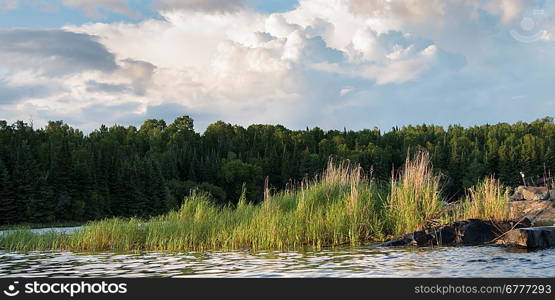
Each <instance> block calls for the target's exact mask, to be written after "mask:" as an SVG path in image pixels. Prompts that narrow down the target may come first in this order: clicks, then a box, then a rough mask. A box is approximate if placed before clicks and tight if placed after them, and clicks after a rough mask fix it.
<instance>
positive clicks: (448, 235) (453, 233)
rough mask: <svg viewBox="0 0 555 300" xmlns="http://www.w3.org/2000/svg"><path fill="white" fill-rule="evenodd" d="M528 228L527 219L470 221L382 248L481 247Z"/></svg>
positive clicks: (429, 230) (404, 238) (394, 242)
mask: <svg viewBox="0 0 555 300" xmlns="http://www.w3.org/2000/svg"><path fill="white" fill-rule="evenodd" d="M528 226H530V222H529V221H528V220H527V219H524V220H522V221H521V222H519V223H517V222H513V221H501V222H497V221H484V220H477V219H469V220H465V221H457V222H453V223H451V224H447V225H443V226H438V227H433V228H430V229H426V230H421V231H416V232H413V233H409V234H406V235H404V236H402V237H401V238H399V239H395V240H391V241H387V242H385V243H383V244H381V246H384V247H397V246H436V245H437V246H452V245H479V244H484V243H489V242H492V241H494V240H495V239H496V238H498V237H499V236H501V235H502V234H504V233H506V232H507V231H509V230H511V229H514V228H524V227H528Z"/></svg>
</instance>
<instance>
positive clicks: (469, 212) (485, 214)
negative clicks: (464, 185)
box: [456, 177, 511, 221]
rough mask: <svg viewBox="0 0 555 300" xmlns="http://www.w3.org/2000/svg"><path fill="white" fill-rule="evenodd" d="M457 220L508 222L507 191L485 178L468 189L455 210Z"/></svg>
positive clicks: (509, 215) (495, 181) (491, 178)
mask: <svg viewBox="0 0 555 300" xmlns="http://www.w3.org/2000/svg"><path fill="white" fill-rule="evenodd" d="M456 218H457V219H485V220H495V221H502V220H509V219H511V208H510V204H509V195H508V189H507V188H506V187H504V186H503V185H502V184H501V183H500V182H499V180H497V179H495V178H493V177H486V178H485V179H483V180H482V181H481V182H480V183H478V185H476V186H474V187H472V188H470V189H469V190H468V193H467V194H466V196H465V197H464V198H463V200H462V201H461V203H460V205H459V206H458V207H457V210H456Z"/></svg>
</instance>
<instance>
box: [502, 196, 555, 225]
mask: <svg viewBox="0 0 555 300" xmlns="http://www.w3.org/2000/svg"><path fill="white" fill-rule="evenodd" d="M511 215H512V216H513V217H514V218H515V219H517V220H520V219H522V218H528V219H529V220H530V221H531V223H532V225H533V226H551V225H555V202H554V201H527V200H524V201H515V202H511Z"/></svg>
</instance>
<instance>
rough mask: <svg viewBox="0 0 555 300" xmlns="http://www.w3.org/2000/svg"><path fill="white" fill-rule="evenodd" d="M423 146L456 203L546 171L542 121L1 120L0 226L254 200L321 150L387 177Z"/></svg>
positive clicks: (299, 174) (546, 126)
mask: <svg viewBox="0 0 555 300" xmlns="http://www.w3.org/2000/svg"><path fill="white" fill-rule="evenodd" d="M418 150H426V151H428V152H429V153H430V155H431V158H432V162H433V165H434V167H435V169H436V170H438V171H440V172H441V173H442V174H443V176H442V180H443V186H444V192H445V193H446V194H447V195H446V196H447V197H448V198H450V199H455V198H457V197H459V196H461V195H463V194H464V191H465V189H466V188H468V187H470V186H472V185H474V184H476V183H477V182H478V180H480V179H481V178H483V177H484V176H487V175H494V176H495V177H497V178H499V179H500V180H501V181H502V182H503V183H504V184H507V185H511V186H515V185H518V184H522V179H521V177H520V172H521V171H522V172H524V173H525V174H526V180H527V183H528V184H534V183H535V182H536V181H538V178H540V177H549V176H550V174H551V172H552V171H553V170H555V125H554V123H553V119H552V118H544V119H540V120H537V121H534V122H532V123H524V122H518V123H516V124H506V123H500V124H496V125H482V126H474V127H470V128H464V127H462V126H459V125H453V126H449V127H448V128H443V127H441V126H433V125H419V126H407V127H403V128H393V129H392V130H390V131H388V132H382V131H380V130H378V129H376V128H374V129H367V130H361V131H348V130H345V129H343V130H330V131H324V130H322V129H320V128H312V129H310V128H307V129H306V130H289V129H287V128H285V127H283V126H281V125H251V126H249V127H247V128H244V127H241V126H237V125H232V124H228V123H225V122H222V121H219V122H216V123H213V124H211V125H210V126H208V128H207V129H206V131H205V132H204V133H203V134H198V133H196V132H195V131H194V128H193V120H192V119H191V118H190V117H188V116H183V117H179V118H177V119H176V120H175V121H174V122H173V123H171V124H169V125H168V124H166V122H165V121H163V120H155V119H151V120H147V121H145V122H144V123H143V124H142V125H141V126H140V127H139V129H138V128H137V127H134V126H129V127H123V126H118V125H116V126H112V127H109V128H108V127H106V126H101V127H100V128H99V129H98V130H95V131H94V132H92V133H90V134H89V135H84V134H83V133H82V132H81V131H79V130H77V129H74V128H71V127H70V126H68V125H67V124H65V123H63V122H61V121H56V122H49V123H48V125H47V126H46V127H45V128H44V129H34V128H32V127H31V126H29V125H27V124H25V123H24V122H21V121H18V122H16V123H14V124H12V125H9V124H8V123H7V122H5V121H0V225H4V224H17V223H22V222H34V223H46V222H62V221H64V222H65V221H80V222H81V221H86V220H97V219H102V218H105V217H111V216H122V217H133V216H138V217H148V216H152V215H158V214H162V213H165V212H167V211H168V210H170V209H173V208H176V207H178V206H179V205H181V204H182V201H183V198H184V197H185V196H187V195H190V194H191V193H192V192H193V191H195V190H199V191H202V192H206V193H208V194H209V195H211V197H212V200H213V201H214V202H215V203H217V204H220V205H227V204H235V203H237V201H238V199H239V197H240V196H241V194H242V192H243V187H244V188H246V197H247V200H248V201H250V202H257V201H260V200H261V199H262V198H263V186H264V179H265V178H266V177H267V178H268V183H269V187H270V188H272V189H274V190H279V189H283V188H286V187H287V186H288V185H295V184H296V183H298V182H299V180H300V179H302V178H303V177H305V176H309V177H312V176H315V175H316V174H318V173H320V172H321V171H322V170H323V169H325V166H326V164H327V161H328V159H329V158H330V157H332V158H333V159H335V160H336V161H343V160H350V161H351V162H353V163H355V164H360V165H361V167H362V168H363V170H364V171H365V172H366V173H372V176H373V177H374V178H376V179H377V180H381V181H387V180H389V179H390V177H391V174H392V170H396V169H398V168H399V167H400V166H402V164H403V162H404V160H405V157H406V155H407V154H411V153H414V152H415V151H418Z"/></svg>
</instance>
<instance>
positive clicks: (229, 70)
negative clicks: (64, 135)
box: [0, 0, 555, 130]
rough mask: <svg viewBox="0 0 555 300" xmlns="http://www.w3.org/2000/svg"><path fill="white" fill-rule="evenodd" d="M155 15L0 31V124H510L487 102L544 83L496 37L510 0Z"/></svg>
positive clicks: (313, 3)
mask: <svg viewBox="0 0 555 300" xmlns="http://www.w3.org/2000/svg"><path fill="white" fill-rule="evenodd" d="M77 2H80V3H81V2H82V1H75V3H77ZM124 2H125V1H106V2H101V3H112V4H114V3H116V4H118V5H124ZM68 3H69V2H68ZM86 3H89V2H86V1H85V2H82V4H83V6H81V7H82V8H83V9H87V8H86V7H87V5H86ZM90 3H92V1H91V2H90ZM95 3H98V2H97V1H95ZM75 5H77V4H75ZM91 5H92V4H91ZM106 5H108V4H106ZM95 7H96V6H90V7H89V9H91V10H93V11H94V9H96V8H95ZM116 7H117V5H116ZM156 7H157V8H158V9H159V10H160V14H161V16H162V18H160V19H148V20H144V21H142V22H139V23H136V24H129V23H123V22H119V23H112V24H109V23H91V24H85V25H82V26H66V27H64V29H63V30H54V31H46V30H43V31H32V30H31V31H14V30H12V31H0V40H2V41H4V40H6V41H9V43H1V44H0V118H3V117H4V118H5V116H7V115H8V112H10V118H18V117H20V118H21V117H22V116H23V117H25V116H26V115H28V114H31V115H34V116H40V117H41V118H42V119H45V120H46V119H65V120H68V121H70V122H71V123H72V124H74V125H79V126H80V127H83V128H85V129H92V128H95V127H97V126H98V123H100V122H106V123H119V124H137V123H139V122H142V121H143V120H144V119H145V118H151V117H158V118H170V119H171V118H174V117H176V116H178V115H179V114H189V115H192V116H194V117H195V119H196V121H197V122H196V123H197V125H198V126H197V129H200V130H202V129H203V128H204V127H206V125H208V123H210V122H213V121H215V120H218V119H223V120H225V121H229V122H233V123H239V124H243V125H247V124H252V123H282V124H284V125H287V126H291V127H296V128H304V127H305V126H307V125H308V126H313V125H317V126H321V127H324V128H326V127H327V128H334V127H335V128H342V127H343V126H346V127H348V128H362V127H371V126H374V125H381V126H385V127H387V126H389V125H400V124H406V123H407V122H422V121H431V122H435V121H438V122H447V123H450V122H451V120H452V121H455V122H462V121H464V120H465V119H464V118H462V117H458V116H455V115H453V114H452V111H453V108H454V107H457V108H460V109H458V110H457V111H464V112H465V114H466V115H467V116H469V115H471V113H470V112H471V111H472V110H473V109H480V110H481V112H480V113H478V114H475V116H480V117H483V118H486V113H485V112H487V111H492V108H493V107H494V106H495V107H499V108H498V111H503V112H504V113H505V114H506V115H505V116H511V117H515V116H517V115H518V114H519V113H521V110H518V109H515V106H514V105H515V104H513V103H504V104H501V103H502V100H501V99H500V97H505V96H506V97H507V99H511V97H512V96H514V95H511V93H512V92H514V93H515V94H517V95H523V96H525V97H527V98H529V97H532V96H537V97H539V99H538V100H537V101H540V99H544V98H545V95H541V94H534V95H532V94H533V93H532V92H530V91H527V88H526V86H534V88H536V89H538V90H545V88H546V86H548V85H549V84H550V83H548V82H546V80H545V79H542V78H544V77H545V78H549V75H547V74H545V73H542V72H539V71H538V70H540V69H541V70H545V69H546V65H545V64H546V63H545V61H550V60H549V59H547V58H546V57H545V56H543V57H544V60H543V62H540V61H539V60H537V59H535V57H538V56H537V52H535V51H537V50H538V49H537V48H536V49H534V48H524V46H523V44H522V43H519V42H518V41H515V40H513V39H511V38H510V35H509V34H508V31H509V30H510V29H511V28H512V27H511V26H514V21H515V20H517V19H518V18H519V16H520V15H519V14H521V12H522V10H524V9H525V8H526V3H524V2H520V1H515V2H514V3H508V2H506V1H503V0H492V1H489V2H485V1H478V0H465V1H436V0H432V1H426V2H425V3H423V2H422V1H412V0H409V1H386V0H370V1H359V0H341V1H340V0H338V1H328V0H301V1H299V5H298V6H297V7H296V8H295V9H293V10H291V11H287V12H284V13H275V14H261V13H257V12H255V11H253V10H250V9H243V8H245V4H244V3H243V2H242V1H215V0H213V1H212V0H211V1H170V0H165V1H162V0H160V1H157V2H156ZM120 8H121V7H120ZM110 10H111V11H115V9H113V8H110ZM99 12H102V10H100V11H99ZM124 12H125V10H121V13H124ZM503 34H504V35H503ZM545 39H546V40H547V38H545ZM546 47H547V46H546ZM548 47H552V46H548ZM68 49H70V50H68ZM542 53H543V52H542ZM515 55H516V56H518V57H517V58H515ZM547 56H548V57H550V56H551V55H547ZM509 60H510V61H511V62H512V63H513V65H511V64H507V63H506V62H507V61H509ZM553 61H555V57H554V60H553ZM515 65H516V66H518V67H519V68H520V69H519V70H521V71H517V70H515ZM544 72H546V71H544ZM524 74H529V75H528V77H526V76H525V75H524ZM530 74H533V76H531V75H530ZM532 77H533V78H532ZM2 78H3V79H2ZM493 78H495V79H496V81H494V80H493ZM515 81H518V82H520V83H521V84H520V85H516V84H514V82H515ZM45 86H53V87H56V88H54V89H50V90H40V87H45ZM504 86H510V91H508V90H509V88H508V87H504ZM24 87H29V88H28V92H27V93H23V92H22V91H19V92H18V90H20V89H23V88H24ZM32 87H36V88H32ZM488 97H491V98H492V100H488ZM8 99H9V100H8ZM538 103H539V102H538ZM527 109H528V112H529V114H528V115H530V116H536V115H538V114H539V115H538V116H541V113H540V112H541V110H540V109H535V108H533V107H529V108H527ZM12 115H13V116H12ZM392 116H397V117H398V118H394V117H392ZM486 119H487V118H486ZM490 119H491V118H490ZM490 119H488V121H489V120H490ZM461 120H462V121H461ZM466 120H467V121H468V119H466Z"/></svg>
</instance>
